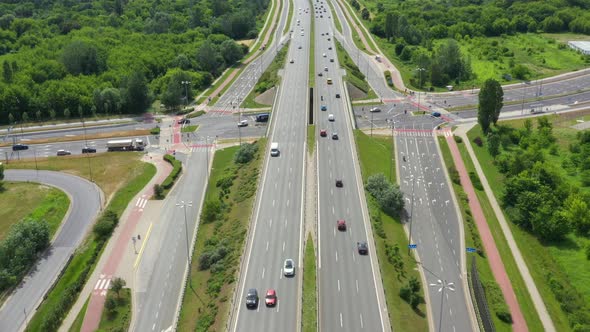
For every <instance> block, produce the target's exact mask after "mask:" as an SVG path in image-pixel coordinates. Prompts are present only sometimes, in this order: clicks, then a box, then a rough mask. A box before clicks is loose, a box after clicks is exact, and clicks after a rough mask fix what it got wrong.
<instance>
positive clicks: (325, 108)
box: [320, 105, 328, 111]
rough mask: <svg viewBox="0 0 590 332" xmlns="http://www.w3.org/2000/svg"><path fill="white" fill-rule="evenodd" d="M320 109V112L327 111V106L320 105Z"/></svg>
mask: <svg viewBox="0 0 590 332" xmlns="http://www.w3.org/2000/svg"><path fill="white" fill-rule="evenodd" d="M320 109H321V110H322V111H327V110H328V106H326V105H322V106H321V107H320Z"/></svg>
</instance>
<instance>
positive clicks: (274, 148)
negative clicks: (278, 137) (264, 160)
mask: <svg viewBox="0 0 590 332" xmlns="http://www.w3.org/2000/svg"><path fill="white" fill-rule="evenodd" d="M280 153H281V152H280V151H279V143H277V142H272V143H271V144H270V155H271V156H272V157H277V156H278V155H279V154H280Z"/></svg>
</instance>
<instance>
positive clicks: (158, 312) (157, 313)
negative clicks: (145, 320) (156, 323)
mask: <svg viewBox="0 0 590 332" xmlns="http://www.w3.org/2000/svg"><path fill="white" fill-rule="evenodd" d="M158 316H160V311H159V310H158V311H156V319H158Z"/></svg>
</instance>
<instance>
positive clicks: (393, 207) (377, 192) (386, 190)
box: [366, 173, 404, 216]
mask: <svg viewBox="0 0 590 332" xmlns="http://www.w3.org/2000/svg"><path fill="white" fill-rule="evenodd" d="M366 188H367V191H369V193H370V194H371V195H372V196H373V197H375V199H376V200H377V202H378V203H379V206H380V207H381V209H382V210H383V211H384V212H385V213H387V214H389V215H391V216H395V215H396V214H397V213H399V211H400V210H401V209H403V207H404V199H403V194H402V192H401V190H400V189H399V186H397V185H394V184H392V183H390V182H389V181H388V180H387V178H386V177H385V175H383V174H382V173H379V174H375V175H371V176H370V177H369V178H368V179H367V185H366Z"/></svg>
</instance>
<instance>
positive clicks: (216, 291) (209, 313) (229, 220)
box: [178, 139, 266, 331]
mask: <svg viewBox="0 0 590 332" xmlns="http://www.w3.org/2000/svg"><path fill="white" fill-rule="evenodd" d="M256 144H258V152H257V154H256V156H255V158H254V159H253V160H252V161H250V162H249V163H248V164H245V165H243V166H242V167H238V166H237V165H235V164H234V155H235V153H236V152H237V151H238V149H239V147H237V146H235V147H230V148H226V149H223V150H219V151H216V152H215V157H214V159H213V165H212V171H211V175H210V178H209V185H208V186H207V191H206V193H205V202H210V201H214V200H218V199H219V198H220V197H223V198H222V199H223V202H224V204H225V206H226V208H225V209H224V210H223V212H222V215H221V216H219V217H218V218H216V221H214V222H209V223H207V222H205V221H204V218H202V219H201V220H202V221H201V224H200V225H199V231H198V233H197V239H196V242H195V249H194V252H193V259H192V264H191V272H190V283H189V286H188V287H186V289H185V293H184V297H183V302H182V307H181V311H180V318H179V322H178V330H179V331H195V330H197V331H220V330H223V329H225V327H226V323H227V322H226V320H227V319H228V314H229V310H230V309H231V308H230V302H231V301H230V299H231V297H232V295H233V294H234V288H235V285H236V281H237V274H238V272H239V271H238V268H239V261H240V256H241V254H242V251H243V246H244V243H245V237H246V234H247V227H248V224H249V222H250V216H251V213H252V207H253V203H254V198H255V194H256V189H257V181H258V177H259V174H260V168H261V165H262V161H263V159H264V151H265V145H266V139H260V140H258V142H257V143H256ZM228 179H231V180H230V182H231V184H230V186H229V188H228V189H227V191H224V193H223V194H221V195H220V193H221V190H222V189H221V187H220V186H217V184H218V183H221V182H219V181H220V180H222V182H224V183H227V181H228ZM205 205H207V203H205ZM220 242H221V243H224V244H223V245H224V246H225V247H226V249H227V254H226V256H225V257H224V258H223V259H222V261H220V263H221V266H219V267H218V268H219V271H216V272H215V273H212V272H211V270H210V269H206V270H200V269H199V268H198V265H199V257H200V256H201V255H202V254H203V253H204V252H205V251H209V250H210V249H211V248H212V246H213V247H215V248H216V246H217V245H219V243H220ZM238 300H241V299H238Z"/></svg>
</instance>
